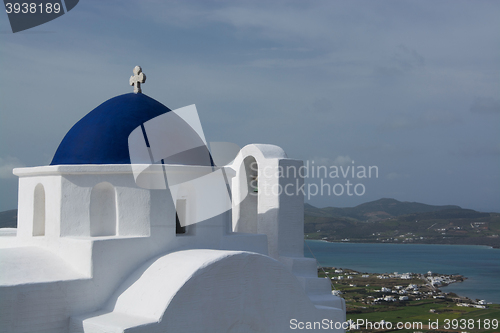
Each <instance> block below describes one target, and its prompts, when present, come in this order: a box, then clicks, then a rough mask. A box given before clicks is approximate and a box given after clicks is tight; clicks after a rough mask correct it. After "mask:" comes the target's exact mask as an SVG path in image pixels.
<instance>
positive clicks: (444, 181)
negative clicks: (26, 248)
mask: <svg viewBox="0 0 500 333" xmlns="http://www.w3.org/2000/svg"><path fill="white" fill-rule="evenodd" d="M0 16H1V18H0V65H1V68H2V71H1V75H2V79H1V80H0V210H6V209H12V208H16V206H17V179H16V178H15V177H14V176H12V174H11V173H12V168H13V167H18V166H38V165H47V164H49V163H50V161H51V159H52V157H53V154H54V152H55V150H56V149H57V146H58V144H59V143H60V141H61V139H62V138H63V137H64V135H65V133H66V132H67V131H68V130H69V129H70V128H71V126H72V125H73V124H74V123H76V122H77V121H78V120H79V119H80V118H82V117H83V116H84V115H85V114H87V113H88V112H89V111H91V110H92V109H93V108H95V107H96V106H97V105H99V104H101V103H102V102H104V101H105V100H107V99H109V98H111V97H114V96H116V95H120V94H124V93H128V92H131V91H132V88H131V87H130V86H129V85H128V78H129V77H130V75H131V74H132V69H133V67H134V66H135V65H140V66H142V68H143V70H144V73H145V74H146V75H147V77H148V80H147V82H146V84H145V85H144V86H143V91H144V93H145V94H147V95H149V96H151V97H153V98H155V99H156V100H158V101H160V102H162V103H163V104H165V105H166V106H168V107H170V108H171V109H174V108H178V107H182V106H186V105H189V104H193V103H194V104H196V105H197V108H198V112H199V113H200V118H201V121H202V123H203V126H204V130H205V135H206V136H207V139H208V141H230V142H234V143H237V144H238V145H240V146H244V145H246V144H249V143H272V144H276V145H279V146H281V147H282V148H283V149H285V151H286V152H287V154H288V156H289V157H292V158H296V159H301V160H305V161H306V162H307V161H309V163H310V164H311V165H312V163H313V162H314V163H315V165H325V166H328V167H331V166H338V167H340V166H343V167H344V168H347V166H350V167H352V166H366V167H368V166H377V168H378V171H379V172H378V178H377V177H374V176H373V175H372V178H371V179H365V178H363V179H361V178H357V177H355V178H352V177H351V178H349V177H348V178H343V177H342V176H341V177H340V178H337V179H328V180H327V181H328V182H329V183H330V184H332V185H334V184H337V183H339V184H345V183H346V181H348V180H349V181H350V182H351V183H352V184H358V183H359V184H363V186H364V189H365V193H364V194H363V195H356V194H354V195H351V196H349V195H347V193H345V192H344V194H343V195H338V196H337V195H323V196H314V197H311V199H310V203H312V204H313V205H316V206H319V207H324V206H337V207H345V206H355V205H357V204H360V203H363V202H366V201H370V200H376V199H379V198H382V197H390V198H395V199H398V200H402V201H418V202H424V203H428V204H436V205H438V204H439V205H441V204H455V205H460V206H462V207H465V208H472V209H477V210H481V211H497V212H498V211H500V177H499V176H500V2H499V1H482V0H478V1H456V0H453V1H435V0H433V1H403V0H398V1H389V0H385V1H331V0H328V1H278V0H276V1H238V2H235V1H231V2H230V1H160V0H157V1H154V0H151V1H147V0H141V1H123V0H120V1H111V0H106V1H98V0H81V1H80V3H79V4H78V5H77V6H76V7H75V8H74V9H73V10H72V11H70V12H69V13H67V14H65V15H63V16H62V17H60V18H58V19H56V20H54V21H51V22H49V23H46V24H44V25H41V26H39V27H35V28H33V29H30V30H27V31H25V32H19V33H16V34H13V33H12V32H11V29H10V25H9V22H8V18H7V14H5V13H4V14H1V15H0ZM315 181H318V180H308V182H309V183H311V184H312V183H314V182H315ZM338 189H339V188H337V190H338ZM358 189H361V188H358ZM338 192H339V191H337V193H338ZM358 192H359V191H358Z"/></svg>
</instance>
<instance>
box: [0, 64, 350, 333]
mask: <svg viewBox="0 0 500 333" xmlns="http://www.w3.org/2000/svg"><path fill="white" fill-rule="evenodd" d="M133 74H134V75H133V76H132V77H131V78H130V84H131V85H133V86H134V92H132V93H128V94H124V95H120V96H117V97H114V98H111V99H109V100H107V101H105V102H104V103H102V104H101V105H99V106H98V107H96V108H95V109H94V110H92V111H91V112H89V113H88V114H87V115H86V116H84V117H83V118H82V119H81V120H80V121H78V122H77V123H76V124H75V125H74V126H73V127H72V128H71V129H70V130H69V132H67V134H66V136H65V137H64V139H63V140H62V142H61V144H60V145H59V147H58V148H57V150H56V153H55V155H54V157H53V159H52V163H51V164H50V165H47V166H38V167H29V168H18V169H14V171H13V172H14V174H15V175H16V176H18V177H19V199H18V200H19V201H18V226H17V230H16V232H14V231H13V230H10V231H9V230H3V229H0V332H4V333H10V332H12V333H14V332H16V333H17V332H19V333H20V332H50V333H58V332H61V333H62V332H64V333H67V332H75V333H76V332H79V333H81V332H85V333H90V332H92V333H97V332H99V333H103V332H130V333H132V332H133V333H139V332H141V333H142V332H144V333H146V332H158V333H159V332H162V333H167V332H173V333H177V332H187V333H194V332H207V333H219V332H232V333H236V332H238V333H239V332H241V333H246V332H269V333H274V332H292V331H297V329H293V328H292V327H291V324H290V323H291V321H292V320H295V322H303V323H306V322H309V323H313V322H322V321H323V320H325V319H326V320H329V321H332V322H345V314H346V312H345V303H344V300H343V299H342V298H339V297H337V296H334V295H332V292H331V285H330V281H329V280H328V279H324V278H318V276H317V263H316V260H314V259H310V258H305V257H304V221H303V218H304V210H303V209H304V208H303V207H304V197H303V194H302V193H301V192H300V191H297V190H296V189H297V187H300V186H301V184H303V181H304V180H303V178H302V177H301V175H300V172H292V171H296V170H298V169H299V168H300V167H301V166H302V165H303V163H302V161H299V160H294V159H290V158H288V157H287V155H286V154H285V152H284V151H283V150H282V149H281V148H279V147H277V146H274V145H267V144H250V145H247V146H245V147H243V148H242V149H239V148H237V147H236V145H233V144H230V143H210V142H207V141H206V139H205V136H204V134H203V129H202V126H201V123H200V120H199V117H198V113H197V110H196V107H195V106H194V105H190V106H187V107H184V108H180V109H177V110H170V109H169V108H167V107H166V106H164V105H163V104H162V103H160V102H158V101H156V100H154V99H152V98H151V97H148V96H147V95H145V94H144V93H142V89H141V83H144V82H145V80H146V76H145V75H144V73H142V69H141V68H140V67H138V66H137V67H136V68H135V69H134V73H133ZM283 170H286V171H287V172H281V171H283ZM278 171H280V172H278ZM316 328H317V327H316ZM304 331H306V330H304ZM317 331H325V330H324V329H320V328H317ZM328 331H343V330H342V329H329V330H328Z"/></svg>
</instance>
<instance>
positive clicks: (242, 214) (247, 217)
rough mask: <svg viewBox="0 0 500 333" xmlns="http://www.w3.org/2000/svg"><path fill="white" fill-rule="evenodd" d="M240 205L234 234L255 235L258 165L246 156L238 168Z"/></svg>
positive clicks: (253, 159) (250, 157)
mask: <svg viewBox="0 0 500 333" xmlns="http://www.w3.org/2000/svg"><path fill="white" fill-rule="evenodd" d="M238 179H239V183H240V189H239V190H240V200H241V201H240V203H239V206H240V207H239V216H238V217H237V218H238V219H237V222H236V226H235V230H234V231H236V232H246V233H253V234H256V233H257V221H258V210H257V206H258V189H259V187H258V181H259V180H258V165H257V161H256V160H255V158H254V157H253V156H247V157H246V158H245V159H244V160H243V163H242V165H241V167H240V173H239V177H238Z"/></svg>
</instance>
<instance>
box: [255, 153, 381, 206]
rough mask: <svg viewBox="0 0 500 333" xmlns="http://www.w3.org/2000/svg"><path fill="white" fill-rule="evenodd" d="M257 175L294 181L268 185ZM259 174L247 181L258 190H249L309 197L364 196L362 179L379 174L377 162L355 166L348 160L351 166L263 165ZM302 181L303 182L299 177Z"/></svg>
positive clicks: (256, 168) (364, 187)
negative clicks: (292, 180) (375, 163)
mask: <svg viewBox="0 0 500 333" xmlns="http://www.w3.org/2000/svg"><path fill="white" fill-rule="evenodd" d="M250 168H251V169H252V171H254V172H257V171H258V169H259V168H258V166H257V163H252V164H251V165H250ZM259 177H260V178H261V179H262V178H263V179H266V178H268V177H276V178H287V179H294V180H295V181H294V182H289V183H286V182H285V183H284V184H281V183H280V184H272V185H270V184H268V183H266V182H265V181H264V182H262V181H259ZM259 177H256V178H254V179H253V180H251V182H250V186H251V187H253V188H255V189H257V188H258V191H253V192H250V194H251V195H257V193H258V192H261V193H262V192H263V193H264V194H266V195H281V194H283V193H284V194H285V195H288V196H294V195H300V194H302V195H303V196H304V197H305V198H307V199H308V200H310V199H311V198H312V197H315V196H337V197H338V196H343V195H347V196H363V195H364V194H365V193H366V186H365V184H364V183H363V181H364V180H367V179H371V178H378V177H379V169H378V166H376V165H370V166H364V165H356V164H355V161H351V164H350V165H330V166H326V165H316V163H315V161H309V160H307V161H305V162H304V165H301V166H299V167H297V166H295V165H287V166H281V165H280V166H278V167H271V166H265V167H263V168H261V169H260V175H259ZM302 179H303V180H304V182H302V181H301V180H302Z"/></svg>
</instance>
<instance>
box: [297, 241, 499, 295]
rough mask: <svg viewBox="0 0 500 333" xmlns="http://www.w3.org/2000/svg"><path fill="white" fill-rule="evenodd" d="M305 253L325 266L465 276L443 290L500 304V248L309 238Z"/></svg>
mask: <svg viewBox="0 0 500 333" xmlns="http://www.w3.org/2000/svg"><path fill="white" fill-rule="evenodd" d="M311 252H312V254H311ZM304 255H305V256H307V257H310V258H315V259H317V261H318V262H319V264H320V265H321V266H323V267H347V268H350V269H352V270H356V271H358V272H371V273H375V272H378V273H388V272H392V273H393V272H400V273H401V272H413V273H415V274H425V273H427V272H428V271H432V272H440V273H442V274H445V275H462V276H464V277H467V280H466V281H465V282H464V283H459V284H457V283H454V284H450V285H449V286H447V287H446V288H444V290H446V291H447V292H454V293H456V294H457V295H460V296H464V297H469V298H471V299H476V298H479V299H486V300H487V301H488V302H494V303H498V304H500V280H499V279H498V276H500V266H498V262H500V251H497V250H496V249H495V250H492V248H491V247H489V246H484V245H458V244H457V245H453V246H449V245H448V244H395V243H354V242H327V241H325V240H306V242H305V245H304Z"/></svg>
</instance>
